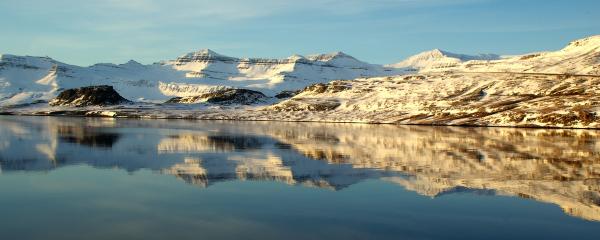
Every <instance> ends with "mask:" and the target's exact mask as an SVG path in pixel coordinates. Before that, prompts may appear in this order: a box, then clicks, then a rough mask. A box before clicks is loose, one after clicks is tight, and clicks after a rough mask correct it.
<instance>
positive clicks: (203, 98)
mask: <svg viewBox="0 0 600 240" xmlns="http://www.w3.org/2000/svg"><path fill="white" fill-rule="evenodd" d="M265 98H267V96H265V95H264V94H263V93H261V92H258V91H253V90H248V89H223V90H218V91H215V92H211V93H205V94H202V95H198V96H189V97H174V98H171V99H169V100H168V101H167V102H166V103H188V104H191V103H202V102H207V103H213V104H222V105H229V104H242V105H250V104H255V103H259V102H261V101H263V100H264V99H265Z"/></svg>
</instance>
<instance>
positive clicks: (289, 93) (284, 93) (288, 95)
mask: <svg viewBox="0 0 600 240" xmlns="http://www.w3.org/2000/svg"><path fill="white" fill-rule="evenodd" d="M298 93H300V91H289V90H285V91H281V92H279V93H278V94H277V95H275V97H276V98H278V99H283V98H291V97H293V96H296V95H298Z"/></svg>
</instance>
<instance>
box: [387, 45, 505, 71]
mask: <svg viewBox="0 0 600 240" xmlns="http://www.w3.org/2000/svg"><path fill="white" fill-rule="evenodd" d="M497 59H500V56H499V55H497V54H479V55H466V54H458V53H452V52H448V51H444V50H441V49H438V48H435V49H432V50H429V51H425V52H421V53H418V54H416V55H413V56H411V57H409V58H407V59H406V60H404V61H401V62H399V63H396V64H392V65H389V66H391V67H395V68H405V67H410V68H418V69H420V68H427V67H432V66H436V65H452V64H457V63H461V62H466V61H470V60H497Z"/></svg>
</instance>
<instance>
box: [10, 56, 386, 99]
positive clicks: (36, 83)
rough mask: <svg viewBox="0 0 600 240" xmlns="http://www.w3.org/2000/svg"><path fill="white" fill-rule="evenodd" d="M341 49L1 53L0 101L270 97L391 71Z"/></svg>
mask: <svg viewBox="0 0 600 240" xmlns="http://www.w3.org/2000/svg"><path fill="white" fill-rule="evenodd" d="M395 73H396V71H395V70H394V69H390V68H385V67H383V66H379V65H374V64H368V63H365V62H362V61H359V60H357V59H356V58H354V57H352V56H349V55H347V54H344V53H342V52H336V53H330V54H320V55H312V56H307V57H303V56H300V55H293V56H291V57H289V58H285V59H258V58H234V57H228V56H224V55H221V54H218V53H216V52H214V51H211V50H208V49H205V50H200V51H197V52H192V53H188V54H185V55H182V56H180V57H178V58H176V59H174V60H168V61H162V62H159V63H155V64H151V65H142V64H140V63H138V62H135V61H133V60H132V61H129V62H127V63H124V64H106V63H101V64H95V65H92V66H89V67H80V66H74V65H69V64H65V63H62V62H59V61H56V60H53V59H51V58H48V57H31V56H14V55H1V56H0V105H14V104H21V103H30V102H32V101H35V100H48V99H50V98H52V97H54V96H56V94H57V92H59V91H60V90H63V89H67V88H74V87H82V86H90V85H111V86H114V88H115V89H116V90H117V91H118V92H119V93H121V94H122V95H123V96H124V97H126V98H128V99H131V100H136V101H139V100H146V101H161V102H162V101H164V100H166V99H169V98H171V97H185V96H196V95H200V94H203V93H208V92H211V91H213V90H214V89H222V88H223V87H233V88H246V89H251V90H258V91H261V92H263V93H265V94H267V95H269V96H273V95H275V94H277V93H278V92H280V91H282V90H297V89H301V88H303V87H305V86H307V85H310V84H314V83H323V82H329V81H331V80H335V79H354V78H358V77H365V76H381V75H391V74H395Z"/></svg>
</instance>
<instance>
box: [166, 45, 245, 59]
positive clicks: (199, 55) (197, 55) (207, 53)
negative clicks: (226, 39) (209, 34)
mask: <svg viewBox="0 0 600 240" xmlns="http://www.w3.org/2000/svg"><path fill="white" fill-rule="evenodd" d="M235 59H236V58H233V57H228V56H225V55H221V54H218V53H217V52H215V51H213V50H210V49H208V48H206V49H200V50H198V51H194V52H191V53H188V54H185V55H183V56H180V57H179V58H177V60H178V61H180V62H182V61H183V62H193V61H206V60H223V61H226V60H235Z"/></svg>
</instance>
